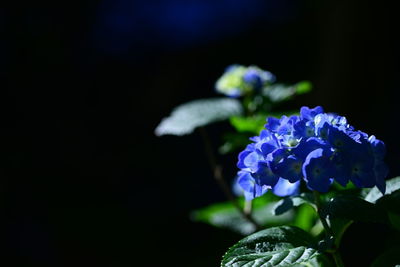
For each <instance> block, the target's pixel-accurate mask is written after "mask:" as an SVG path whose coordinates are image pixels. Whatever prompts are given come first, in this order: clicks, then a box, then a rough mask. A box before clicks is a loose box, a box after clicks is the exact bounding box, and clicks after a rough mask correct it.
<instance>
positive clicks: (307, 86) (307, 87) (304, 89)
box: [295, 81, 312, 95]
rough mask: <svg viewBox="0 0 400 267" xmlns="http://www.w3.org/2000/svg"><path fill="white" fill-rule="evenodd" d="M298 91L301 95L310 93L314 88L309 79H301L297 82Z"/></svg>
mask: <svg viewBox="0 0 400 267" xmlns="http://www.w3.org/2000/svg"><path fill="white" fill-rule="evenodd" d="M295 87H296V93H297V94H299V95H301V94H305V93H308V92H310V91H311V90H312V83H311V82H309V81H301V82H298V83H296V84H295Z"/></svg>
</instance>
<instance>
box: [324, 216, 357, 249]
mask: <svg viewBox="0 0 400 267" xmlns="http://www.w3.org/2000/svg"><path fill="white" fill-rule="evenodd" d="M329 222H330V227H331V230H332V232H333V235H334V236H335V240H334V242H335V245H336V247H337V248H338V247H339V246H340V242H341V240H342V237H343V235H344V233H345V232H346V230H347V229H348V228H349V226H350V225H351V224H352V223H353V220H349V219H343V218H330V220H329Z"/></svg>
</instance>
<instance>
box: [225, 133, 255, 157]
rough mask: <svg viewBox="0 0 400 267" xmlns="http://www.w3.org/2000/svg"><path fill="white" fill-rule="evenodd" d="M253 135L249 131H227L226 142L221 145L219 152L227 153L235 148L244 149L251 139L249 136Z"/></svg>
mask: <svg viewBox="0 0 400 267" xmlns="http://www.w3.org/2000/svg"><path fill="white" fill-rule="evenodd" d="M251 136H253V135H252V134H248V133H226V134H224V136H223V139H224V140H225V142H224V144H223V145H222V146H221V147H219V150H218V151H219V153H221V154H227V153H230V152H233V151H235V150H243V149H244V148H245V147H246V146H247V145H248V144H249V143H250V142H251V141H250V140H249V138H250V137H251Z"/></svg>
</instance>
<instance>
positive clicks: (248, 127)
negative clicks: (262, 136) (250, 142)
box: [229, 115, 266, 135]
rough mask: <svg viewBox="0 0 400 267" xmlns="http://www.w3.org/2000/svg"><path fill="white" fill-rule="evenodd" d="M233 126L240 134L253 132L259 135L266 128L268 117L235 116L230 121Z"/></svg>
mask: <svg viewBox="0 0 400 267" xmlns="http://www.w3.org/2000/svg"><path fill="white" fill-rule="evenodd" d="M229 121H230V123H231V125H232V126H233V127H234V128H235V129H236V131H238V132H251V133H253V134H256V135H258V134H259V133H260V131H261V130H262V129H263V128H264V125H265V123H266V116H264V115H257V116H251V117H241V116H233V117H231V118H230V119H229Z"/></svg>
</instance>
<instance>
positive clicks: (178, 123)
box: [155, 98, 242, 136]
mask: <svg viewBox="0 0 400 267" xmlns="http://www.w3.org/2000/svg"><path fill="white" fill-rule="evenodd" d="M241 114H242V105H241V104H240V102H239V101H238V100H237V99H232V98H211V99H200V100H194V101H191V102H188V103H186V104H182V105H180V106H178V107H176V108H175V109H174V110H173V111H172V113H171V115H170V116H169V117H167V118H164V119H163V120H162V121H161V123H160V124H159V125H158V126H157V128H156V130H155V134H156V135H158V136H161V135H165V134H172V135H185V134H190V133H192V132H193V131H194V129H196V128H197V127H200V126H205V125H207V124H210V123H212V122H216V121H221V120H226V119H228V118H230V117H231V116H238V115H241Z"/></svg>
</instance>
